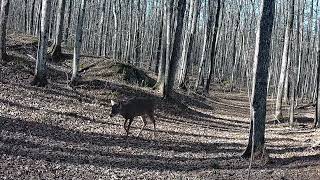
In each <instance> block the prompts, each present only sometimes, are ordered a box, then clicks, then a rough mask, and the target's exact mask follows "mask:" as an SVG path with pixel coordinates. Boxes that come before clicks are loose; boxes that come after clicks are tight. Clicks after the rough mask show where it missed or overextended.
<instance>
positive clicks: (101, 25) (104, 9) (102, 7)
mask: <svg viewBox="0 0 320 180" xmlns="http://www.w3.org/2000/svg"><path fill="white" fill-rule="evenodd" d="M106 2H107V0H102V3H101V6H100V10H101V14H100V22H99V27H98V31H99V33H98V39H99V41H98V50H97V55H98V56H101V54H102V39H103V30H104V29H103V27H104V19H105V13H106Z"/></svg>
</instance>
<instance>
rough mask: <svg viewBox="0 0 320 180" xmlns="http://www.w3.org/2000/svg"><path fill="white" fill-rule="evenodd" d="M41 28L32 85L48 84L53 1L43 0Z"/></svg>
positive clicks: (41, 85)
mask: <svg viewBox="0 0 320 180" xmlns="http://www.w3.org/2000/svg"><path fill="white" fill-rule="evenodd" d="M41 7H42V8H41V28H40V36H39V45H38V52H37V62H36V70H35V76H34V79H33V81H32V82H31V85H33V86H40V87H43V86H46V85H47V83H48V81H47V65H46V61H47V49H48V33H49V21H48V20H49V15H50V14H49V13H50V9H51V1H50V0H43V1H42V6H41Z"/></svg>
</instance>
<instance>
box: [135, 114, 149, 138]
mask: <svg viewBox="0 0 320 180" xmlns="http://www.w3.org/2000/svg"><path fill="white" fill-rule="evenodd" d="M140 117H141V119H142V121H143V127H142V128H141V129H140V132H139V134H138V136H137V137H139V136H140V134H141V132H142V131H143V130H144V128H145V127H146V126H147V119H146V117H145V116H140Z"/></svg>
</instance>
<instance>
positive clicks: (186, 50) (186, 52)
mask: <svg viewBox="0 0 320 180" xmlns="http://www.w3.org/2000/svg"><path fill="white" fill-rule="evenodd" d="M198 3H199V0H191V1H190V8H189V17H188V18H189V19H188V25H187V31H186V33H185V38H184V42H183V48H182V54H181V65H180V68H179V72H178V87H179V88H182V89H187V85H186V79H187V78H186V76H187V70H188V67H189V65H190V54H191V51H192V44H193V41H194V33H195V30H196V23H197V16H198Z"/></svg>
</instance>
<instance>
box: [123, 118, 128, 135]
mask: <svg viewBox="0 0 320 180" xmlns="http://www.w3.org/2000/svg"><path fill="white" fill-rule="evenodd" d="M127 122H128V119H126V120H125V121H124V124H123V128H124V130H125V131H126V132H127V126H126V125H127Z"/></svg>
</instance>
